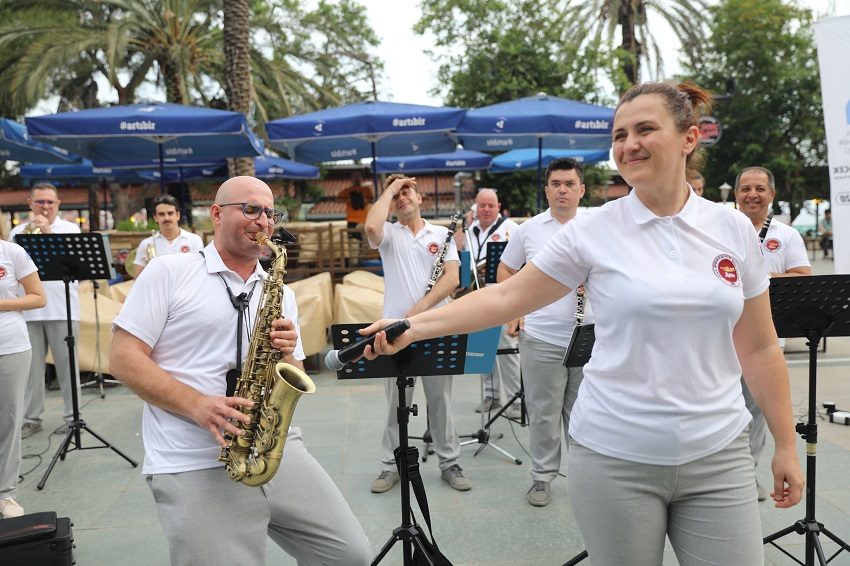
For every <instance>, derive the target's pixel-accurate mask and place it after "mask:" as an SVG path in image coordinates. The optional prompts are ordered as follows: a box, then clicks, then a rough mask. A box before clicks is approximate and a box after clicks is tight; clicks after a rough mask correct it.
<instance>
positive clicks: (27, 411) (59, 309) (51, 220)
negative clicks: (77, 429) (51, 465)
mask: <svg viewBox="0 0 850 566" xmlns="http://www.w3.org/2000/svg"><path fill="white" fill-rule="evenodd" d="M61 202H62V201H60V200H59V191H57V190H56V187H54V186H53V185H51V184H50V183H39V184H38V185H35V186H34V187H33V188H32V190H30V196H29V198H28V199H27V205H29V207H30V210H31V211H32V215H33V217H32V218H31V219H30V221H29V222H21V223H20V224H18V225H17V226H16V227H15V228H14V229H13V230H12V233H11V235H10V238H9V239H10V240H11V241H13V242H14V241H15V236H16V235H17V234H20V233H21V232H23V231H24V230H25V229H26V228H27V226H29V225H30V224H32V225H33V226H32V227H31V230H32V228H33V227H34V228H38V229H39V230H40V231H41V233H42V234H78V233H79V232H80V228H79V227H78V226H77V225H76V224H74V223H73V222H68V221H67V220H62V219H61V218H59V205H60V204H61ZM69 289H70V294H71V328H72V330H73V333H74V343H75V344H79V338H80V299H79V295H78V292H77V282H76V281H74V282H72V283H71V284H70V285H69ZM44 291H45V292H46V293H47V305H46V306H44V307H43V308H40V309H35V310H31V311H25V312H24V319H25V320H26V321H27V331H28V332H29V335H30V343H31V344H32V363H30V373H29V378H28V381H27V387H26V397H25V398H24V424H23V426H22V427H21V438H28V437H30V436H32V435H33V434H35V433H37V432H38V431H40V430H41V429H42V419H41V415H42V413H43V412H44V372H45V369H46V367H47V346H48V345H49V346H50V350H51V351H52V352H53V362H54V365H55V367H56V376H57V380H58V381H59V388H60V389H61V390H62V399H63V400H64V402H65V410H64V413H63V415H62V416H63V418H64V419H65V422H66V423H69V422H71V420H72V419H73V418H74V406H73V401H72V397H71V362H70V360H69V359H68V344H67V343H66V342H65V338H66V337H67V336H68V322H67V314H68V313H67V309H66V307H65V283H64V282H62V281H45V282H44ZM74 347H75V348H76V346H74ZM78 359H79V357H78V356H77V355H76V354H75V356H74V362H75V364H74V368H73V371H74V372H75V375H76V376H77V379H76V380H75V383H76V385H77V395H78V398H79V395H80V380H79V375H80V370H79V365H78V364H77V363H76V361H77V360H78ZM65 426H67V424H66V425H65Z"/></svg>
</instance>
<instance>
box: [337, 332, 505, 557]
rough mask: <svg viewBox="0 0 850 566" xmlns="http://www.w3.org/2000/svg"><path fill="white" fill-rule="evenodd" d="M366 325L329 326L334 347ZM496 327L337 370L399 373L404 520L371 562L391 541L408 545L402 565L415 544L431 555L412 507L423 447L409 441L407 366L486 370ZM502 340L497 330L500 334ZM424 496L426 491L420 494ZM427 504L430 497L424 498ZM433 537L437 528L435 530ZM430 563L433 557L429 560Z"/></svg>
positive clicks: (341, 374) (352, 374) (364, 374)
mask: <svg viewBox="0 0 850 566" xmlns="http://www.w3.org/2000/svg"><path fill="white" fill-rule="evenodd" d="M366 326H368V324H334V325H333V326H331V336H332V338H333V344H334V348H336V349H339V348H342V347H344V346H347V345H348V344H350V343H352V342H356V341H359V340H362V339H363V337H361V336H360V334H359V333H358V332H357V331H358V330H359V329H361V328H365V327H366ZM493 330H496V329H492V328H491V329H489V330H485V331H482V332H475V333H473V334H468V335H467V334H456V335H452V336H441V337H438V338H434V339H432V340H420V341H419V342H414V343H413V344H410V345H409V346H408V347H407V348H405V349H404V350H402V351H401V352H399V353H398V354H396V355H394V356H389V357H388V356H380V357H378V358H376V359H374V360H372V361H368V360H366V359H365V358H361V359H360V360H358V361H356V362H353V363H350V364H348V365H346V366H345V367H344V368H343V369H341V370H340V371H338V372H337V378H338V379H366V378H375V377H382V378H389V377H395V378H396V386H397V387H398V409H397V411H396V419H397V421H398V436H399V446H398V448H396V450H395V456H396V465H397V466H398V473H399V476H401V512H402V523H401V525H400V526H399V527H397V528H396V529H395V530H394V531H393V534H392V537H390V539H389V540H388V541H387V543H386V544H385V545H384V546H383V548H382V549H381V552H380V553H379V554H378V556H377V557H375V560H374V561H373V562H372V564H373V565H375V564H378V563H379V562H380V561H381V560H382V559H383V558H384V556H386V554H387V553H388V552H389V551H390V549H391V548H392V547H393V545H394V544H395V543H396V542H398V541H402V543H403V545H404V565H405V566H409V565H411V564H412V561H413V554H412V553H413V545H416V546H417V548H419V550H420V553H421V554H422V556H423V558H426V559H427V555H426V553H425V551H424V548H423V542H422V540H423V539H424V538H425V535H424V533H423V532H422V528H421V527H420V526H419V525H418V524H417V523H416V522H415V521H414V520H413V519H412V512H411V507H410V482H411V480H412V478H414V477H416V476H418V475H419V462H418V459H419V452H418V450H417V449H416V447H412V446H410V445H409V443H408V427H407V425H408V422H409V420H410V415H411V414H412V415H414V416H416V415H417V414H418V413H419V409H418V407H417V406H416V405H415V404H414V405H412V406H410V407H408V406H407V395H406V389H407V387H409V386H412V385H413V378H411V377H407V376H408V375H409V372H408V369H409V368H411V367H415V368H416V375H457V374H465V373H483V372H482V370H483V369H487V368H486V366H487V365H488V364H489V366H490V367H491V368H492V364H493V358H494V355H495V343H494V342H493V332H492V331H493ZM496 337H497V338H496V339H497V340H498V334H496ZM420 497H424V491H423V493H422V494H421V495H420ZM425 503H426V504H427V500H426V501H425ZM431 535H432V537H433V532H432V533H431ZM429 563H430V560H429Z"/></svg>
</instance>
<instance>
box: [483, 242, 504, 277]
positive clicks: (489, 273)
mask: <svg viewBox="0 0 850 566" xmlns="http://www.w3.org/2000/svg"><path fill="white" fill-rule="evenodd" d="M507 245H508V243H507V242H487V251H486V252H485V254H484V261H485V264H484V283H485V284H489V283H497V281H496V273H497V272H498V270H499V262H500V261H501V259H502V252H504V251H505V248H506V247H507Z"/></svg>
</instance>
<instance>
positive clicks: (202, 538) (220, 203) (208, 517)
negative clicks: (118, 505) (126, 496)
mask: <svg viewBox="0 0 850 566" xmlns="http://www.w3.org/2000/svg"><path fill="white" fill-rule="evenodd" d="M240 201H241V202H240ZM273 206H274V199H273V197H272V192H271V189H269V187H268V186H267V185H266V184H265V183H263V182H262V181H260V180H258V179H255V178H253V177H234V178H232V179H229V180H228V181H226V182H225V183H224V184H222V185H221V187H220V188H219V190H218V193H217V194H216V198H215V203H214V204H213V205H212V208H211V210H210V216H211V218H212V221H213V224H214V225H215V241H214V242H212V243H211V244H210V245H208V246H207V247H206V248H204V250H203V254H201V253H198V254H188V255H186V256H183V255H170V256H164V257H157V258H155V259H154V260H153V261H151V262H150V264H149V265H148V267H147V268H146V269H147V270H148V271H149V272H150V273H149V274H148V275H146V276H144V277H142V278H141V279H139V280H138V281H136V283H135V284H134V285H133V288H132V289H131V291H130V293H129V294H128V295H127V299H126V301H125V302H124V305H123V307H122V309H121V312H120V313H119V315H118V317H117V318H116V319H115V322H114V325H113V331H114V333H115V335H114V337H113V341H112V352H111V355H110V363H109V372H110V373H111V374H112V375H114V376H115V377H117V378H118V379H120V380H121V381H122V382H123V383H124V384H125V385H127V387H129V388H130V389H131V390H133V392H135V393H136V394H137V395H139V397H141V398H142V399H143V400H144V401H145V405H144V408H143V413H142V434H143V440H144V444H145V462H144V468H143V470H142V473H143V474H145V476H146V479H147V482H148V486H149V487H150V489H151V491H152V493H153V496H154V500H155V501H156V507H157V514H158V515H159V520H160V523H161V524H162V528H163V531H164V533H165V536H166V538H167V539H168V546H169V553H170V556H171V564H172V565H173V566H174V565H185V566H189V565H195V564H265V556H266V536H268V537H269V538H271V539H272V541H273V542H275V543H276V544H277V545H278V546H279V547H281V548H282V549H283V550H284V551H285V552H286V553H287V554H289V555H290V556H292V557H293V558H295V560H296V561H297V562H298V563H299V564H316V563H319V562H321V563H322V564H334V565H338V566H348V565H349V564H357V565H365V564H369V562H370V560H371V556H372V551H371V547H370V545H369V541H368V539H367V538H366V535H365V533H364V532H363V529H362V527H361V526H360V524H359V523H358V522H357V519H356V518H355V517H354V515H353V513H352V512H351V509H350V508H349V507H348V504H347V503H346V502H345V500H344V499H343V497H342V494H341V493H340V492H339V489H337V487H336V486H335V485H334V483H333V481H332V480H331V478H330V477H329V476H328V474H327V472H325V470H324V469H323V468H322V467H321V466H320V465H319V463H318V462H317V461H316V460H315V459H314V458H313V457H312V456H311V455H310V453H309V452H307V449H306V448H305V447H304V443H303V442H302V439H301V430H300V429H299V428H297V427H290V429H289V432H288V435H287V440H286V446H285V449H284V450H283V455H282V459H281V462H280V469H279V471H278V472H277V475H276V476H275V477H274V478H273V479H272V480H271V481H269V482H268V483H266V484H265V485H263V486H261V487H251V486H248V485H245V484H244V483H240V482H236V481H233V480H231V479H230V477H229V476H228V474H227V472H226V470H225V469H224V463H223V462H220V461H219V460H218V456H219V452H220V449H221V448H223V447H226V446H227V443H226V441H225V440H224V437H223V435H222V429H224V430H225V431H227V432H229V433H230V434H240V433H239V432H238V431H240V430H241V429H239V428H238V427H237V426H236V425H235V424H234V423H233V422H232V420H234V419H239V420H241V421H242V422H247V421H249V420H250V418H249V417H248V416H247V415H244V414H242V413H241V412H240V411H238V410H237V409H236V406H239V405H244V404H247V403H251V401H250V400H248V399H244V398H241V397H234V396H231V395H232V393H230V392H229V391H228V390H227V385H228V383H227V382H228V380H227V377H228V376H229V375H234V374H235V376H236V377H238V375H239V372H240V370H239V369H238V368H239V365H240V364H241V363H242V362H243V360H244V358H245V355H246V353H247V352H249V351H250V350H251V338H252V337H251V332H253V329H254V324H253V322H254V320H255V317H256V316H257V314H258V308H259V303H260V298H261V295H262V288H263V280H264V279H265V277H266V273H265V272H263V270H262V268H261V266H260V263H259V261H258V258H259V256H260V252H261V247H260V246H259V245H257V243H256V235H257V234H258V233H260V232H263V233H265V234H266V235H267V236H271V234H272V232H273V230H274V226H275V224H276V223H278V222H279V221H280V219H281V217H282V216H283V214H282V213H281V212H279V211H276V210H273V208H272V207H273ZM246 303H247V308H244V307H245V306H246ZM243 308H244V310H243ZM240 318H242V322H243V323H244V324H241V325H240V324H239V320H240ZM272 326H273V328H274V330H273V331H272V332H270V334H269V336H270V338H271V346H272V347H274V348H278V349H279V350H280V351H281V352H282V353H283V354H284V356H283V361H284V362H287V363H289V364H292V365H294V366H295V367H297V368H300V369H303V365H302V362H301V360H303V359H304V352H303V349H302V346H301V339H300V336H299V327H298V308H297V306H296V304H295V295H294V293H293V292H292V290H291V289H289V288H288V287H286V286H283V297H282V308H281V318H278V319H277V320H275V321H274V322H273V323H272ZM237 334H238V335H237ZM240 345H241V348H240Z"/></svg>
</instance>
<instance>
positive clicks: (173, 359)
mask: <svg viewBox="0 0 850 566" xmlns="http://www.w3.org/2000/svg"><path fill="white" fill-rule="evenodd" d="M204 254H205V256H206V257H203V256H201V255H200V254H189V255H188V256H182V255H170V256H164V257H161V258H157V260H156V261H152V262H151V263H150V265H148V267H146V268H145V271H146V272H147V270H151V273H152V275H154V277H147V276H145V277H141V278H139V279H138V280H137V281H136V282H135V283H134V284H133V287H132V288H131V289H130V292H129V293H128V294H127V299H126V300H125V302H124V305H123V307H122V308H121V312H120V313H119V314H118V317H117V318H116V319H115V322H114V323H113V331H114V330H115V328H116V327H120V328H123V329H124V330H126V331H127V332H129V333H130V334H132V335H133V336H135V337H136V338H138V339H139V340H141V341H143V342H144V343H145V344H147V345H148V346H150V347H151V348H152V351H151V359H152V360H153V361H154V362H155V363H156V364H157V365H158V366H159V367H161V368H162V369H163V370H165V371H166V372H168V373H169V374H170V375H171V376H173V377H174V378H175V379H177V380H178V381H181V382H183V383H185V384H187V385H189V386H191V387H193V388H195V389H196V390H198V391H200V392H201V393H203V394H205V395H224V394H225V391H226V387H227V384H226V375H227V372H228V371H229V370H231V369H235V368H236V325H237V317H238V314H237V312H236V310H235V309H234V308H233V305H232V304H231V302H230V298H229V297H228V295H227V291H226V290H225V288H224V282H222V280H221V279H220V278H219V275H218V274H219V273H220V274H221V275H222V277H224V279H225V281H227V285H228V287H229V288H230V291H231V293H233V295H234V296H235V295H238V294H240V293H243V292H244V293H250V292H251V289H252V288H253V289H254V293H253V295H252V297H251V301H250V306H249V308H248V312H247V313H246V317H245V322H244V324H243V328H244V329H245V330H243V332H245V334H243V337H242V351H243V356H244V355H245V353H247V351H248V348H249V346H250V340H249V337H248V335H249V333H250V332H252V331H253V328H254V324H255V322H256V313H257V309H258V307H259V301H260V296H261V295H262V286H263V280H264V279H265V273H264V272H263V270H262V268H261V267H260V264H259V262H258V263H257V268H256V269H255V270H254V273H253V274H252V275H251V276H250V277H249V278H248V281H244V282H243V281H242V278H241V277H240V276H239V275H237V274H236V273H235V272H233V271H231V270H229V269H228V268H227V267H226V266H225V265H224V262H223V261H222V259H221V256H220V255H219V253H218V250H216V248H215V245H214V244H210V245H208V246H207V247H206V248H204ZM255 283H256V286H254V284H255ZM282 312H283V316H284V317H286V318H290V319H292V320H293V321H295V327H296V330H299V336H300V329H299V325H298V307H297V305H296V304H295V293H293V292H292V290H291V289H289V287H286V286H284V295H283V308H282ZM294 355H295V358H296V359H298V360H303V359H304V350H303V348H302V347H301V339H300V338H299V340H298V345H297V346H296V349H295V354H294ZM142 435H143V439H144V443H145V462H144V466H143V469H142V472H143V473H145V474H162V473H176V472H185V471H191V470H201V469H206V468H214V467H217V466H223V465H224V463H223V462H219V461H218V455H219V449H220V447H219V445H218V443H217V442H216V441H215V440H214V439H213V436H212V434H210V432H209V431H208V430H207V429H205V428H203V427H201V426H199V425H197V424H196V423H194V422H192V421H190V420H189V419H187V418H186V417H183V416H180V415H176V414H174V413H171V412H168V411H165V410H163V409H161V408H159V407H156V406H154V405H151V404H149V403H145V405H144V408H143V412H142Z"/></svg>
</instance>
